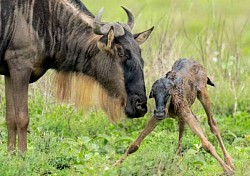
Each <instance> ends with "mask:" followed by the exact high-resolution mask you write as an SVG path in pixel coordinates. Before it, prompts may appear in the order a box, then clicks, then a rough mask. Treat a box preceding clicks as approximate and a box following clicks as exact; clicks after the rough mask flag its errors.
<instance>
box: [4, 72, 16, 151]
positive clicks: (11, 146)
mask: <svg viewBox="0 0 250 176" xmlns="http://www.w3.org/2000/svg"><path fill="white" fill-rule="evenodd" d="M4 78H5V96H6V124H7V129H8V146H7V147H8V150H9V151H14V150H15V148H16V130H17V128H16V123H15V107H14V100H13V93H12V83H11V80H10V77H7V76H5V77H4Z"/></svg>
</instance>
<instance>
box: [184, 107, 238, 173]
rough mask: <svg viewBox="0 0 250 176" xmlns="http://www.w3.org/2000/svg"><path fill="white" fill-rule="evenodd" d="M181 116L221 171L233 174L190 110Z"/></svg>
mask: <svg viewBox="0 0 250 176" xmlns="http://www.w3.org/2000/svg"><path fill="white" fill-rule="evenodd" d="M181 116H182V118H183V119H185V122H186V123H187V124H188V126H189V127H190V128H191V130H192V131H193V132H194V133H195V134H196V135H197V136H198V137H199V138H200V140H201V143H202V147H203V148H204V149H205V150H206V151H207V152H208V153H210V154H211V155H212V156H213V157H214V158H215V159H216V160H217V161H218V162H219V163H220V165H221V166H222V168H223V171H224V172H225V173H227V174H233V170H232V169H231V168H230V166H228V165H227V164H226V163H225V162H224V161H223V160H222V159H221V158H220V156H219V155H218V154H217V152H216V150H215V148H214V146H213V145H212V144H211V143H210V142H209V141H208V139H207V138H206V136H205V135H204V133H203V131H202V129H201V126H200V122H199V121H198V120H197V119H196V118H195V117H194V115H193V114H192V112H191V110H190V109H188V112H182V114H181Z"/></svg>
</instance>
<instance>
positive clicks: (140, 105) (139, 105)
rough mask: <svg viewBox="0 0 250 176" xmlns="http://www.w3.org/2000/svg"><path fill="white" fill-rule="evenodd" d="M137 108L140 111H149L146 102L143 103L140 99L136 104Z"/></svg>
mask: <svg viewBox="0 0 250 176" xmlns="http://www.w3.org/2000/svg"><path fill="white" fill-rule="evenodd" d="M135 107H136V109H138V110H142V111H143V110H146V109H147V103H146V102H141V100H140V99H137V100H136V102H135Z"/></svg>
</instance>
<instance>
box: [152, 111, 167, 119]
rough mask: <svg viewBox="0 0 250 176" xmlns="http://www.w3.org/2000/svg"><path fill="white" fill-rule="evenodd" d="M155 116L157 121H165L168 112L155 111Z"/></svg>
mask: <svg viewBox="0 0 250 176" xmlns="http://www.w3.org/2000/svg"><path fill="white" fill-rule="evenodd" d="M154 116H155V117H156V118H157V119H159V120H161V119H164V118H165V116H166V112H165V110H163V111H157V110H154Z"/></svg>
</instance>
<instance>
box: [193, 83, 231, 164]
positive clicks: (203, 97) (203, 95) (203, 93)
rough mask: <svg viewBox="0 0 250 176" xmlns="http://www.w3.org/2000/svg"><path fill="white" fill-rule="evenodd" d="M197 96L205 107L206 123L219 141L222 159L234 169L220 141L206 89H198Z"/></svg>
mask: <svg viewBox="0 0 250 176" xmlns="http://www.w3.org/2000/svg"><path fill="white" fill-rule="evenodd" d="M197 97H198V99H199V101H200V102H201V104H202V106H203V108H204V109H205V112H206V114H207V117H208V124H209V126H210V130H211V132H212V133H213V134H214V135H215V136H216V138H217V140H218V142H219V145H220V148H221V149H222V151H223V155H224V161H225V162H226V164H227V165H229V166H230V167H231V168H232V169H235V166H234V164H233V162H232V158H231V156H230V155H229V153H228V152H227V150H226V148H225V146H224V143H223V141H222V138H221V135H220V132H219V129H218V126H217V123H216V121H215V119H214V118H213V114H212V112H211V107H210V100H209V96H208V92H207V89H206V88H204V89H203V90H202V91H199V92H198V96H197Z"/></svg>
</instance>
